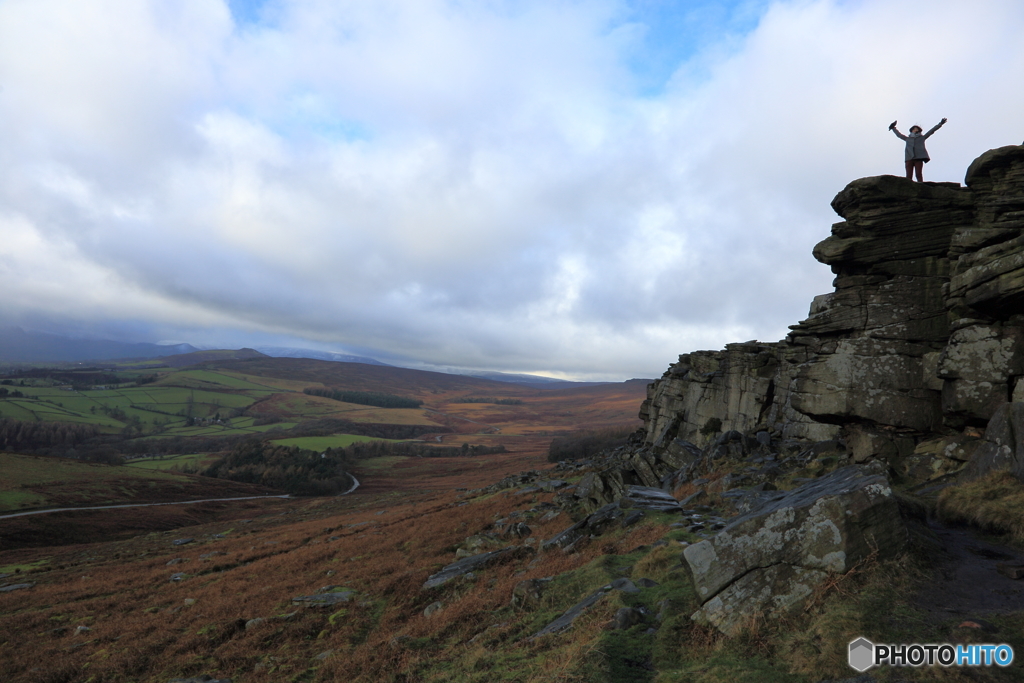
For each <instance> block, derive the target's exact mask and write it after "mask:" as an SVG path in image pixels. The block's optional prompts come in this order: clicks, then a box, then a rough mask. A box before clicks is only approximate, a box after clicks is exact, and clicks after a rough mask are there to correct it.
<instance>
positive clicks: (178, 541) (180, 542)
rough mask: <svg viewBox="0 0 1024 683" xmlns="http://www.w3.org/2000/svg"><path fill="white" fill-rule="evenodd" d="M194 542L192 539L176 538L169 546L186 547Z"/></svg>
mask: <svg viewBox="0 0 1024 683" xmlns="http://www.w3.org/2000/svg"><path fill="white" fill-rule="evenodd" d="M194 540H195V539H194V538H176V539H174V540H173V541H171V545H188V544H189V543H192V542H193V541H194Z"/></svg>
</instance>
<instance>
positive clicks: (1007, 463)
mask: <svg viewBox="0 0 1024 683" xmlns="http://www.w3.org/2000/svg"><path fill="white" fill-rule="evenodd" d="M997 471H1007V472H1010V473H1012V474H1013V475H1014V476H1015V477H1017V478H1018V479H1021V480H1024V403H1022V402H1018V401H1014V402H1013V403H1004V404H1003V405H1002V406H1000V407H999V408H998V409H997V410H996V412H995V414H994V415H993V416H992V419H991V420H989V423H988V428H987V429H986V430H985V438H984V440H983V441H982V442H981V444H980V445H978V446H977V447H976V448H975V449H974V451H973V453H972V454H971V459H970V461H969V462H968V463H967V467H965V468H964V470H963V472H962V473H961V474H960V480H961V481H973V480H975V479H980V478H981V477H984V476H985V475H987V474H990V473H991V472H997Z"/></svg>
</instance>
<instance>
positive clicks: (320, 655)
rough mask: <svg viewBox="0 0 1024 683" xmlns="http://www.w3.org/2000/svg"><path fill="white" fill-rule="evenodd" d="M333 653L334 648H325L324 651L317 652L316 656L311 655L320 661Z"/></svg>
mask: <svg viewBox="0 0 1024 683" xmlns="http://www.w3.org/2000/svg"><path fill="white" fill-rule="evenodd" d="M333 654H334V650H325V651H324V652H321V653H320V654H318V655H317V656H316V657H313V659H315V660H318V661H321V662H322V661H323V660H325V659H327V658H328V657H330V656H331V655H333Z"/></svg>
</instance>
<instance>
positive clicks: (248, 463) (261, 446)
mask: <svg viewBox="0 0 1024 683" xmlns="http://www.w3.org/2000/svg"><path fill="white" fill-rule="evenodd" d="M348 465H349V461H348V459H347V454H346V453H345V451H343V450H334V449H328V450H327V451H326V452H324V453H317V452H316V451H310V450H305V449H302V448H298V447H296V446H292V447H289V446H276V445H274V444H272V443H270V442H268V441H259V440H257V439H246V440H245V441H243V442H241V443H239V444H237V445H236V446H235V447H234V448H233V449H232V450H231V451H230V452H229V453H228V454H227V455H225V456H224V457H223V458H222V459H221V460H219V461H217V462H216V463H214V464H213V465H210V467H208V468H207V469H206V470H204V471H203V472H202V474H203V476H206V477H217V478H220V479H230V480H232V481H241V482H246V483H250V484H261V485H263V486H269V487H271V488H276V489H279V490H281V491H287V492H288V493H290V494H292V495H297V496H328V495H337V494H339V493H344V492H345V491H347V490H348V489H349V488H351V486H352V483H353V480H352V477H351V476H350V475H349V474H348V472H347V469H348Z"/></svg>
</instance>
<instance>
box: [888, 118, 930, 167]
mask: <svg viewBox="0 0 1024 683" xmlns="http://www.w3.org/2000/svg"><path fill="white" fill-rule="evenodd" d="M939 128H942V124H941V123H938V124H936V125H935V127H934V128H932V129H931V130H930V131H928V132H927V133H925V134H923V135H922V134H921V133H911V134H910V135H904V134H903V133H901V132H899V131H898V130H897V129H896V128H895V127H893V129H892V132H893V133H895V134H896V137H898V138H899V139H900V140H906V141H907V151H906V152H905V153H904V155H903V156H904V159H906V160H907V161H911V160H913V161H917V160H921V161H925V162H927V161H931V157H929V156H928V150H927V149H925V148H924V141H925V140H927V139H928V138H929V137H931V134H932V133H934V132H935V131H937V130H938V129H939Z"/></svg>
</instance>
